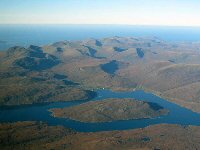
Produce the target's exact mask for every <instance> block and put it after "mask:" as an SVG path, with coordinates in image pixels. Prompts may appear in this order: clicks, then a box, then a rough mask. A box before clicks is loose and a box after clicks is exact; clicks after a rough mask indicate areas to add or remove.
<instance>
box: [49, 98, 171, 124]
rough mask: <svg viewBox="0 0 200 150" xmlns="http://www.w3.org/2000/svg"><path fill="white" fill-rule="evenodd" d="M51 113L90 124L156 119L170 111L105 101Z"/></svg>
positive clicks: (136, 103) (123, 101) (124, 101)
mask: <svg viewBox="0 0 200 150" xmlns="http://www.w3.org/2000/svg"><path fill="white" fill-rule="evenodd" d="M50 111H51V112H53V116H54V117H62V118H70V119H73V120H77V121H81V122H89V123H94V122H111V121H116V120H130V119H143V118H155V117H158V116H160V115H166V114H167V113H168V110H166V109H164V108H163V107H161V106H159V105H158V104H155V103H148V102H144V101H138V100H134V99H105V100H101V101H92V102H87V103H83V104H80V105H78V106H72V107H67V108H55V109H51V110H50Z"/></svg>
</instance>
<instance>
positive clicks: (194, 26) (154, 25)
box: [0, 23, 200, 28]
mask: <svg viewBox="0 0 200 150" xmlns="http://www.w3.org/2000/svg"><path fill="white" fill-rule="evenodd" d="M0 25H75V26H77V25H83V26H84V25H88V26H90V25H91V26H92V25H94V26H95V25H101V26H143V27H145V26H146V27H193V28H200V25H163V24H160V25H159V24H92V23H91V24H90V23H83V24H81V23H80V24H79V23H78V24H76V23H58V24H57V23H0Z"/></svg>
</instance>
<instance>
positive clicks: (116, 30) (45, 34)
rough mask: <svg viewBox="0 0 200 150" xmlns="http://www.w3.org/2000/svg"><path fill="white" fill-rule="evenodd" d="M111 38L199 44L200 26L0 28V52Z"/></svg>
mask: <svg viewBox="0 0 200 150" xmlns="http://www.w3.org/2000/svg"><path fill="white" fill-rule="evenodd" d="M112 36H142V37H145V36H147V37H148V36H150V37H151V36H156V37H158V38H161V39H163V40H165V41H170V42H179V41H187V42H195V41H200V27H169V26H168V27H167V26H133V25H0V50H5V49H7V48H9V47H12V46H16V45H17V46H24V47H27V46H29V45H31V44H33V45H38V46H40V45H45V44H49V43H53V42H57V41H63V40H82V39H88V38H96V39H99V38H105V37H112Z"/></svg>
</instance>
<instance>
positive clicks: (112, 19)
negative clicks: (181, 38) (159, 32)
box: [0, 0, 200, 26]
mask: <svg viewBox="0 0 200 150" xmlns="http://www.w3.org/2000/svg"><path fill="white" fill-rule="evenodd" d="M198 18H200V1H198V0H190V1H187V0H160V1H155V0H140V1H138V0H137V1H136V0H109V1H106V0H95V1H92V0H76V1H74V0H67V1H66V0H58V1H54V0H43V1H40V0H26V1H23V0H15V1H12V0H1V1H0V24H123V25H161V26H163V25H164V26H200V20H199V19H198Z"/></svg>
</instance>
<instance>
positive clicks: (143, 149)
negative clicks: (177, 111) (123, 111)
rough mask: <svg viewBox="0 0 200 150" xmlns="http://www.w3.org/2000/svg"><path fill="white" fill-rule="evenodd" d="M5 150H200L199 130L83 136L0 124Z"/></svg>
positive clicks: (158, 128) (164, 127) (156, 128)
mask: <svg viewBox="0 0 200 150" xmlns="http://www.w3.org/2000/svg"><path fill="white" fill-rule="evenodd" d="M0 149H2V150H10V149H15V150H22V149H33V150H35V149H40V150H47V149H48V150H53V149H56V150H63V149H67V150H68V149H69V150H72V149H73V150H86V149H87V150H102V149H104V150H108V149H109V150H130V149H131V150H169V149H170V150H172V149H174V150H198V149H200V127H198V126H180V125H170V124H160V125H153V126H149V127H146V128H141V129H136V130H125V131H106V132H94V133H80V132H76V131H73V130H70V129H67V128H64V127H62V126H48V125H47V124H45V123H42V122H17V123H3V124H0Z"/></svg>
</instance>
